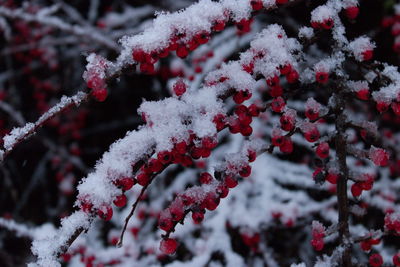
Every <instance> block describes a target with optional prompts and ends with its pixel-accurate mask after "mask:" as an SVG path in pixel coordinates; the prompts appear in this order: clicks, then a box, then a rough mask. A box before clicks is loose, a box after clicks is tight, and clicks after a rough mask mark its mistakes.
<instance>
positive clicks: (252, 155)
mask: <svg viewBox="0 0 400 267" xmlns="http://www.w3.org/2000/svg"><path fill="white" fill-rule="evenodd" d="M247 157H248V159H249V162H253V161H255V160H256V157H257V153H256V151H254V150H250V149H249V150H247Z"/></svg>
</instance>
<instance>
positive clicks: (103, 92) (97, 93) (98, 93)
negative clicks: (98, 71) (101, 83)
mask: <svg viewBox="0 0 400 267" xmlns="http://www.w3.org/2000/svg"><path fill="white" fill-rule="evenodd" d="M91 94H92V96H93V97H94V98H95V99H96V100H97V101H99V102H103V101H104V100H106V98H107V89H105V88H100V89H94V90H92V92H91Z"/></svg>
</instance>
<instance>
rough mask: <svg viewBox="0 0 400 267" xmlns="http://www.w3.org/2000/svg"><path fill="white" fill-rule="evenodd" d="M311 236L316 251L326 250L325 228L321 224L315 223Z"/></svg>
mask: <svg viewBox="0 0 400 267" xmlns="http://www.w3.org/2000/svg"><path fill="white" fill-rule="evenodd" d="M311 234H312V239H311V245H312V246H313V248H314V249H315V250H316V251H321V250H322V249H323V248H324V237H325V227H324V226H323V225H322V224H321V223H320V222H317V221H313V223H312V231H311Z"/></svg>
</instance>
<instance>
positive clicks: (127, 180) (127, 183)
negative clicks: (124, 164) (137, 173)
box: [115, 177, 136, 191]
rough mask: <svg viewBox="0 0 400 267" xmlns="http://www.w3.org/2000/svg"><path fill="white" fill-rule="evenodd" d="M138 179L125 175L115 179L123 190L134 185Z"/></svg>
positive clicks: (116, 183)
mask: <svg viewBox="0 0 400 267" xmlns="http://www.w3.org/2000/svg"><path fill="white" fill-rule="evenodd" d="M135 183H136V181H135V180H134V179H133V178H131V177H123V178H121V179H118V180H116V181H115V185H116V186H118V187H120V188H121V189H122V190H124V191H127V190H129V189H131V188H132V186H134V185H135Z"/></svg>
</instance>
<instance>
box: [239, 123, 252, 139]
mask: <svg viewBox="0 0 400 267" xmlns="http://www.w3.org/2000/svg"><path fill="white" fill-rule="evenodd" d="M240 133H241V134H242V135H243V136H250V135H251V134H252V133H253V128H251V126H249V125H242V126H241V127H240Z"/></svg>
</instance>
